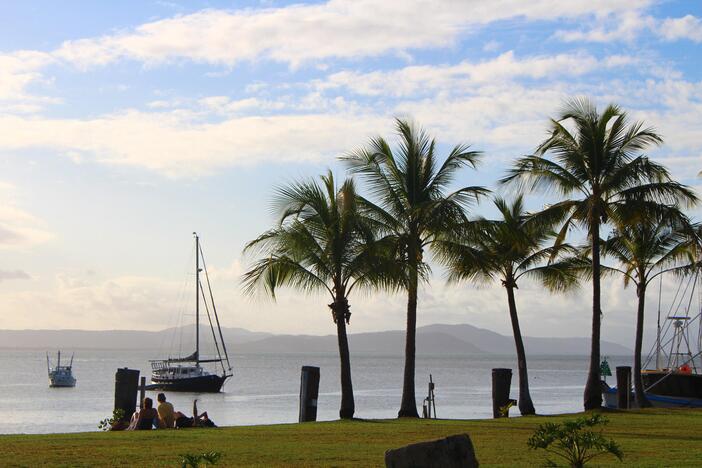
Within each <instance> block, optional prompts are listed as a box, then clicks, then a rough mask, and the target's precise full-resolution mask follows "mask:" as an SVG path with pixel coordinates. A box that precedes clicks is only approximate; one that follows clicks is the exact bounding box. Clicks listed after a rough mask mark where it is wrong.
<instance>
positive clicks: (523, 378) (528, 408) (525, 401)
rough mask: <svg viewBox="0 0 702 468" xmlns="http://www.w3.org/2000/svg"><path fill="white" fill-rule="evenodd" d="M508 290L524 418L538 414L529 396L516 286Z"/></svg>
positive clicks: (509, 284)
mask: <svg viewBox="0 0 702 468" xmlns="http://www.w3.org/2000/svg"><path fill="white" fill-rule="evenodd" d="M505 288H506V289H507V301H508V303H509V318H510V320H511V321H512V334H513V335H514V344H515V346H516V347H517V365H518V366H519V412H520V413H522V416H527V415H531V414H536V410H535V409H534V403H533V402H532V401H531V395H530V394H529V376H528V375H527V362H526V353H525V352H524V341H523V340H522V332H521V330H520V329H519V317H518V316H517V303H516V301H515V300H514V285H513V280H512V282H511V283H510V282H507V283H506V284H505Z"/></svg>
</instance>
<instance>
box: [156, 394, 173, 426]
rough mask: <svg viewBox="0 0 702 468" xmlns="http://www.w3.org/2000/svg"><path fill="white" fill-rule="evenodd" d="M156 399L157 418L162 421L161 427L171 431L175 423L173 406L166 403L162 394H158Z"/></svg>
mask: <svg viewBox="0 0 702 468" xmlns="http://www.w3.org/2000/svg"><path fill="white" fill-rule="evenodd" d="M156 399H157V400H158V408H157V411H158V417H159V418H160V419H161V421H163V425H164V426H165V427H166V428H167V429H173V427H174V423H175V411H174V410H173V405H172V404H171V403H169V402H167V401H166V395H164V394H163V393H159V394H158V396H157V397H156Z"/></svg>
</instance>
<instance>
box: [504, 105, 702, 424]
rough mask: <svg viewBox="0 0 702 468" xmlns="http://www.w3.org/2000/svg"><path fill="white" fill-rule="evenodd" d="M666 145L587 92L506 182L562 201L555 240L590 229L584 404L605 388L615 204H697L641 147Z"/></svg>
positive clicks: (597, 402) (595, 404) (554, 210)
mask: <svg viewBox="0 0 702 468" xmlns="http://www.w3.org/2000/svg"><path fill="white" fill-rule="evenodd" d="M661 143H662V139H661V137H660V136H659V135H658V133H656V131H655V130H654V129H653V128H650V127H649V128H646V127H644V125H643V123H642V122H635V123H629V120H628V118H627V114H626V112H624V111H623V110H622V109H620V108H619V107H618V106H616V105H614V104H610V105H608V106H607V107H606V108H605V109H604V111H603V112H602V113H601V114H600V113H598V111H597V108H596V107H595V105H594V104H593V103H592V102H591V101H590V100H588V99H586V98H579V99H573V100H570V101H568V102H567V103H566V104H565V106H564V109H563V110H562V112H561V113H560V115H559V116H558V118H556V119H551V123H550V136H549V137H548V138H547V139H546V140H545V141H544V142H543V143H541V145H539V147H538V148H537V150H536V154H533V155H529V156H524V157H522V158H520V159H518V160H517V162H516V163H515V165H514V167H513V168H512V169H510V171H509V173H508V175H507V176H506V177H505V178H504V179H502V182H503V183H509V182H512V181H517V182H519V183H520V185H522V188H525V187H527V188H530V189H534V188H539V187H542V188H545V189H550V190H551V191H554V192H556V193H557V194H559V195H560V196H561V197H562V198H564V199H563V200H561V201H559V202H558V203H556V204H554V205H552V206H550V207H549V208H547V209H546V210H545V211H546V212H547V213H550V214H551V215H553V216H556V217H558V218H561V219H563V220H564V222H563V226H562V228H561V230H560V232H559V235H558V238H557V242H561V241H562V240H563V239H564V238H565V235H566V233H567V232H568V231H569V229H570V228H571V227H573V226H576V225H577V226H580V227H582V228H584V229H585V231H586V233H587V236H588V240H589V243H590V250H591V252H590V253H591V259H592V346H591V351H590V369H589V372H588V378H587V383H586V385H585V392H584V395H583V400H584V407H585V409H586V410H589V409H594V408H599V407H600V406H601V405H602V394H601V390H600V326H601V316H602V309H601V306H600V273H601V272H600V243H599V239H600V227H601V225H602V224H604V223H606V222H607V220H608V218H609V216H610V212H611V210H612V208H613V206H616V205H618V204H622V203H627V202H628V201H630V200H636V199H642V200H651V201H662V202H669V203H679V202H681V201H685V202H688V203H691V202H693V201H694V200H695V196H694V194H693V193H692V192H691V191H690V190H689V189H687V188H686V187H684V186H682V185H681V184H679V183H677V182H674V181H673V180H671V178H670V175H669V174H668V171H667V170H666V169H665V168H664V167H663V166H661V165H659V164H656V163H655V162H653V161H651V160H649V159H648V158H647V157H646V156H644V155H642V154H641V153H642V152H643V151H644V150H646V149H647V148H649V147H651V146H654V145H659V144H661Z"/></svg>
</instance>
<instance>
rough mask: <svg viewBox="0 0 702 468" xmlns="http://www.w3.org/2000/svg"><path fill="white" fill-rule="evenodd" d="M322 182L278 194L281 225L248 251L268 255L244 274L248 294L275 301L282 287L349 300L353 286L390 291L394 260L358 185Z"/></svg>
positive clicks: (294, 186)
mask: <svg viewBox="0 0 702 468" xmlns="http://www.w3.org/2000/svg"><path fill="white" fill-rule="evenodd" d="M320 182H321V183H318V182H316V181H303V182H298V183H293V184H291V185H288V186H285V187H282V188H280V189H278V191H277V195H276V198H275V204H274V207H275V211H276V212H277V213H278V215H279V220H278V223H277V226H276V227H274V228H273V229H270V230H269V231H266V232H264V233H263V234H262V235H260V236H259V237H258V238H256V239H254V240H253V241H251V242H250V243H249V244H247V245H246V247H245V252H255V253H259V254H262V255H263V258H261V259H259V260H257V261H256V262H255V263H254V264H253V266H252V267H251V269H250V270H249V271H247V272H246V273H245V274H244V291H245V292H246V293H247V294H252V293H254V292H255V291H257V290H263V291H265V292H267V293H268V294H270V295H271V296H272V297H273V298H275V294H276V290H277V289H278V288H279V287H281V286H291V287H293V288H295V289H299V290H302V291H307V292H312V291H319V290H321V291H327V292H329V294H331V296H332V297H335V294H337V293H341V294H342V295H347V294H349V293H350V292H351V290H352V289H353V288H354V287H364V286H381V287H382V286H388V287H392V286H393V285H395V284H397V282H396V280H394V281H391V278H393V275H392V271H391V269H392V261H391V260H390V257H389V256H388V255H385V254H384V253H385V252H387V249H388V243H387V241H385V240H383V239H377V238H376V235H375V229H374V223H375V222H374V220H373V219H372V218H371V217H369V216H367V215H366V214H365V213H364V210H363V209H361V207H360V205H359V203H358V196H357V194H356V189H355V186H354V183H353V180H351V179H347V180H345V181H344V183H343V184H342V185H341V187H338V188H337V186H336V184H335V182H334V177H333V175H332V173H331V171H329V172H328V173H327V174H326V175H325V176H322V177H320Z"/></svg>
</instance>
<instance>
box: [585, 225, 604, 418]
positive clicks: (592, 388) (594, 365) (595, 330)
mask: <svg viewBox="0 0 702 468" xmlns="http://www.w3.org/2000/svg"><path fill="white" fill-rule="evenodd" d="M593 218H594V219H593V220H592V226H591V229H590V240H591V242H592V343H591V348H590V370H589V371H588V375H587V383H586V384H585V393H584V395H583V403H584V407H585V410H586V411H587V410H592V409H597V408H599V407H601V406H602V387H601V385H600V327H601V323H602V309H601V307H600V219H599V213H597V212H595V215H594V216H593Z"/></svg>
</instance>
